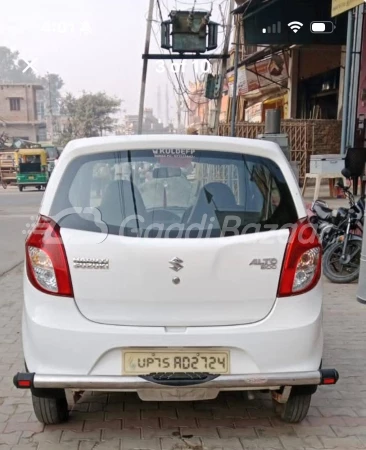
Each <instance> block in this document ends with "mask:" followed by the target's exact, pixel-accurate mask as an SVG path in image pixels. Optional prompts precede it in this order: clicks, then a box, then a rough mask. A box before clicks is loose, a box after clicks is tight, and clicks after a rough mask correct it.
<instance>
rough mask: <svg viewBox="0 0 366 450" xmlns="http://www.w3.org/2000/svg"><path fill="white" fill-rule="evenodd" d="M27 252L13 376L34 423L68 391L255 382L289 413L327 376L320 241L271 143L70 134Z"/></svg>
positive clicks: (194, 389)
mask: <svg viewBox="0 0 366 450" xmlns="http://www.w3.org/2000/svg"><path fill="white" fill-rule="evenodd" d="M25 266H26V270H25V274H24V313H23V348H24V357H25V364H26V368H25V371H23V372H22V373H18V374H17V375H16V376H15V377H14V384H15V386H16V387H18V388H23V389H31V392H32V398H33V405H34V411H35V414H36V416H37V418H38V419H39V420H40V421H41V422H44V423H47V424H51V423H57V422H61V421H64V420H66V419H67V418H68V404H67V401H66V396H65V389H71V390H73V391H79V392H82V391H85V390H99V391H135V392H137V394H138V395H139V396H140V398H141V399H143V400H159V401H165V400H166V401H171V400H191V401H192V400H203V399H213V398H215V397H216V396H217V395H218V393H219V392H220V391H226V390H230V391H233V390H237V391H240V390H246V391H249V392H251V394H250V395H249V397H252V393H253V391H264V390H265V391H269V392H271V395H272V398H273V400H274V404H275V406H276V410H277V411H278V413H279V414H280V416H281V417H282V418H283V419H284V420H285V421H288V422H299V421H301V420H302V419H303V418H304V417H305V416H306V414H307V412H308V409H309V406H310V400H311V395H312V394H313V393H314V392H315V391H316V388H317V386H318V385H321V384H334V383H336V381H337V379H338V374H337V372H336V370H334V369H328V370H325V369H322V368H321V360H322V352H323V332H322V285H321V280H320V278H321V245H320V243H319V241H318V238H317V236H316V234H315V232H314V230H313V228H312V226H311V225H310V224H309V222H308V220H307V218H306V210H305V207H304V204H303V201H302V198H301V195H300V192H299V188H298V186H297V182H296V180H295V177H294V175H293V172H292V170H291V167H290V165H289V163H288V162H287V160H286V158H285V156H284V155H283V153H282V151H281V150H280V148H279V147H278V146H277V145H276V144H274V143H269V142H264V141H261V140H247V139H235V138H223V137H211V136H174V135H171V136H170V135H169V136H128V137H125V136H120V137H108V138H92V139H81V140H76V141H72V142H70V143H69V144H68V145H67V147H66V148H65V150H64V151H63V153H62V156H61V157H60V159H59V161H58V164H57V166H56V168H55V170H54V172H53V174H52V176H51V179H50V181H49V184H48V186H47V189H46V192H45V194H44V197H43V201H42V205H41V209H40V215H39V218H38V223H37V225H36V226H35V228H34V229H33V230H32V231H31V232H30V234H29V235H28V237H27V240H26V262H25Z"/></svg>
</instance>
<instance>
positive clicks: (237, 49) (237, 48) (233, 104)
mask: <svg viewBox="0 0 366 450" xmlns="http://www.w3.org/2000/svg"><path fill="white" fill-rule="evenodd" d="M239 53H240V19H238V26H237V31H236V46H235V66H234V86H233V100H232V102H231V133H230V136H232V137H235V122H236V102H237V97H236V94H237V86H238V67H239Z"/></svg>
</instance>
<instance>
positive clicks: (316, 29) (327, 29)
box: [310, 20, 335, 34]
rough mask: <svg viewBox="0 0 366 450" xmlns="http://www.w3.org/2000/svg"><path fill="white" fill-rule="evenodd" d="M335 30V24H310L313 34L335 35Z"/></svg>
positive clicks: (328, 22) (327, 22)
mask: <svg viewBox="0 0 366 450" xmlns="http://www.w3.org/2000/svg"><path fill="white" fill-rule="evenodd" d="M334 30H335V25H334V23H333V22H331V21H330V20H329V21H324V22H311V24H310V31H311V32H312V33H315V34H318V33H322V34H324V33H326V34H327V33H328V34H329V33H333V31H334Z"/></svg>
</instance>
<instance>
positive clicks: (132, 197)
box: [100, 180, 146, 226]
mask: <svg viewBox="0 0 366 450" xmlns="http://www.w3.org/2000/svg"><path fill="white" fill-rule="evenodd" d="M100 211H101V213H102V220H103V221H104V222H106V223H107V224H109V225H115V226H121V224H122V222H123V221H125V220H126V219H127V218H131V225H130V223H129V224H128V226H134V225H133V222H135V220H134V217H136V214H137V215H139V216H142V217H144V216H145V215H146V208H145V204H144V201H143V199H142V196H141V193H140V191H139V190H138V188H137V187H136V186H135V185H134V184H133V183H132V182H131V181H129V180H116V181H112V182H111V183H110V184H109V186H108V187H107V189H106V191H105V193H104V195H103V199H102V202H101V205H100Z"/></svg>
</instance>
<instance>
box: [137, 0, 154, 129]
mask: <svg viewBox="0 0 366 450" xmlns="http://www.w3.org/2000/svg"><path fill="white" fill-rule="evenodd" d="M154 2H155V0H150V4H149V12H148V16H147V26H146V39H145V52H144V53H145V55H147V54H148V53H149V50H150V39H151V29H152V19H153V12H154ZM147 63H148V59H147V58H144V62H143V66H142V80H141V90H140V107H139V121H138V126H137V134H141V133H142V124H143V118H144V103H145V92H146V78H147Z"/></svg>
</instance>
